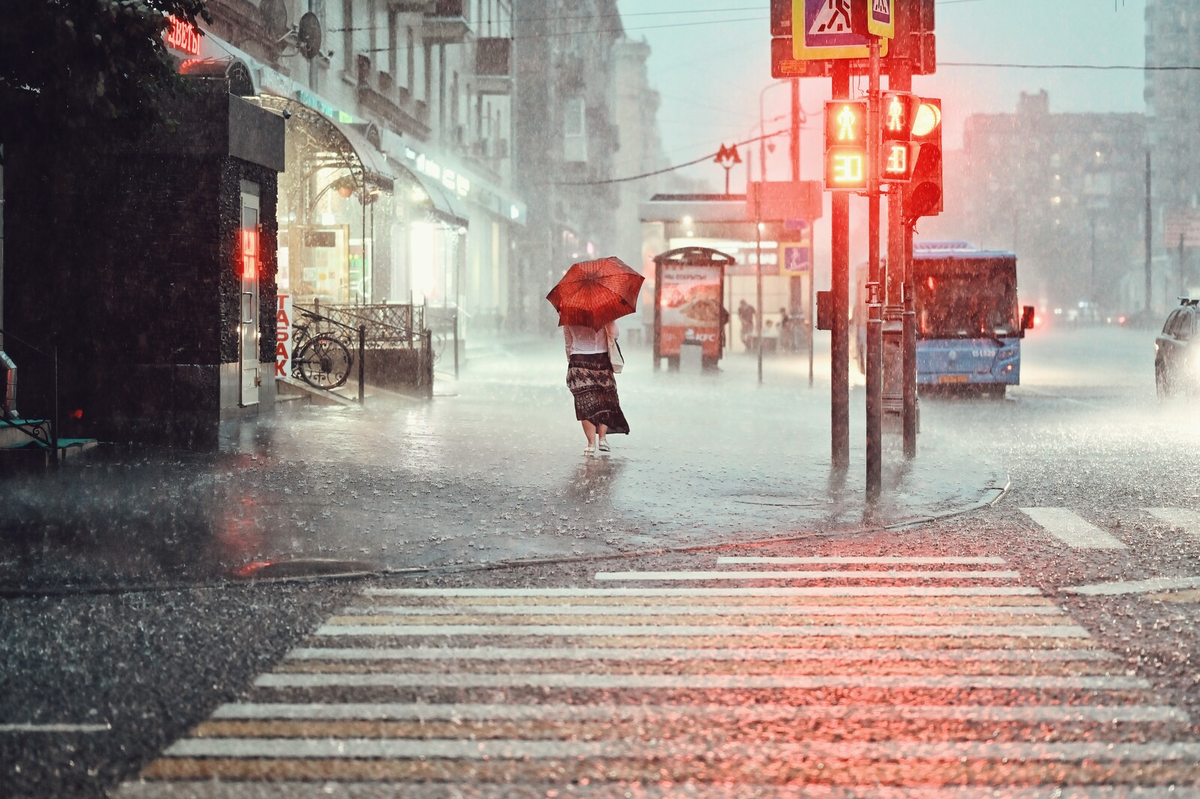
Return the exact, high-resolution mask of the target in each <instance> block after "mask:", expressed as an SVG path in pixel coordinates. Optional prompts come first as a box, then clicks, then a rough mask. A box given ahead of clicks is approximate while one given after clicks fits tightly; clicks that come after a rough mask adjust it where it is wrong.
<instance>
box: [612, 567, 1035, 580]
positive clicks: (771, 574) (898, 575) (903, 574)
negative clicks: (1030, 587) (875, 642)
mask: <svg viewBox="0 0 1200 799" xmlns="http://www.w3.org/2000/svg"><path fill="white" fill-rule="evenodd" d="M595 577H596V579H597V580H613V581H616V580H645V581H666V580H972V579H974V580H1017V579H1020V577H1021V573H1020V572H1015V571H1001V570H999V569H996V570H990V571H984V570H980V571H950V570H946V571H938V570H932V569H927V570H921V571H918V570H911V571H909V570H904V569H892V570H888V571H869V570H865V569H864V570H862V571H836V570H828V571H782V570H781V571H772V570H730V571H646V572H597V573H596V576H595Z"/></svg>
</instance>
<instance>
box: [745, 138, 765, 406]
mask: <svg viewBox="0 0 1200 799" xmlns="http://www.w3.org/2000/svg"><path fill="white" fill-rule="evenodd" d="M761 141H762V140H761V139H760V140H759V142H760V143H761ZM753 155H754V154H753V153H746V191H754V187H753V186H752V185H751V182H750V174H751V173H752V171H753V167H752V166H751V164H752V163H753ZM758 169H759V186H758V191H755V192H754V242H755V252H756V256H755V263H754V284H755V288H756V289H757V291H758V304H757V307H756V311H757V312H756V313H755V314H754V337H755V338H756V339H758V347H757V349H758V384H759V385H760V386H761V385H762V381H763V361H762V339H763V336H762V328H763V306H762V303H763V284H762V228H763V225H762V184H763V183H765V182H766V159H765V158H760V159H759V166H758Z"/></svg>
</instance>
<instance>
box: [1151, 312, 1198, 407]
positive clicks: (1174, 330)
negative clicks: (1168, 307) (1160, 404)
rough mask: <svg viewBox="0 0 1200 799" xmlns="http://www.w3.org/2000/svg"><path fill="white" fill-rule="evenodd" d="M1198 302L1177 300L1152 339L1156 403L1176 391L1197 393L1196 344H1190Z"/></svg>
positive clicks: (1194, 327)
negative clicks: (1175, 306) (1176, 303)
mask: <svg viewBox="0 0 1200 799" xmlns="http://www.w3.org/2000/svg"><path fill="white" fill-rule="evenodd" d="M1198 306H1200V298H1198V299H1188V298H1186V297H1180V298H1179V307H1178V308H1176V309H1174V310H1173V311H1171V313H1170V315H1169V316H1168V317H1167V321H1166V322H1165V323H1163V329H1162V332H1161V333H1159V334H1158V336H1157V337H1156V338H1155V339H1154V385H1155V388H1156V389H1157V391H1158V398H1159V399H1166V398H1168V397H1171V396H1173V395H1175V394H1177V393H1179V392H1180V391H1184V392H1186V393H1187V394H1189V395H1194V394H1196V393H1197V391H1198V389H1200V344H1194V343H1193V342H1194V341H1195V339H1196V335H1197V325H1196V322H1197V318H1198V317H1200V307H1198Z"/></svg>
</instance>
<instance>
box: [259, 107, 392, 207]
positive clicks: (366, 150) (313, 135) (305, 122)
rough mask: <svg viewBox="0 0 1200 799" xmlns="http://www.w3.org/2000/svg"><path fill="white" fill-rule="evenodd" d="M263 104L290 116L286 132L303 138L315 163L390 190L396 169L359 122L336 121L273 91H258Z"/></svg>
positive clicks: (376, 187) (367, 183) (381, 188)
mask: <svg viewBox="0 0 1200 799" xmlns="http://www.w3.org/2000/svg"><path fill="white" fill-rule="evenodd" d="M258 99H259V102H260V104H261V105H262V106H263V108H269V109H271V110H273V111H278V112H280V113H284V112H286V114H285V116H289V117H290V118H289V123H288V133H289V135H292V134H293V132H295V133H296V134H299V135H303V136H304V137H305V138H306V142H305V147H304V148H303V149H304V151H305V152H306V154H307V156H308V158H310V159H312V160H314V161H315V162H316V163H315V164H314V165H315V166H319V167H325V168H330V169H346V170H348V171H349V172H350V173H351V175H353V176H354V178H355V180H356V182H359V183H360V185H363V186H365V187H367V188H373V189H379V190H380V191H383V192H386V193H388V194H391V193H392V192H393V190H394V188H395V183H396V176H395V174H394V172H395V170H393V169H392V167H391V165H390V164H389V163H388V160H387V156H385V155H384V154H383V153H382V152H380V151H379V149H378V148H377V147H376V146H375V145H373V144H372V143H371V142H370V141H369V140H368V139H367V136H366V135H365V133H364V132H362V131H360V130H359V129H358V128H359V127H361V126H356V125H351V124H348V123H344V122H337V121H335V120H333V119H330V118H329V117H327V116H325V115H324V114H322V113H321V112H320V111H317V110H316V109H314V108H310V107H309V106H307V105H305V104H304V103H302V102H300V101H299V100H293V99H292V98H290V97H280V96H278V95H274V94H262V95H259V98H258Z"/></svg>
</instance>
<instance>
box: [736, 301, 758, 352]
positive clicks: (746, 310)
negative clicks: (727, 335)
mask: <svg viewBox="0 0 1200 799" xmlns="http://www.w3.org/2000/svg"><path fill="white" fill-rule="evenodd" d="M754 315H755V312H754V306H753V305H751V304H750V303H748V302H746V301H745V300H742V304H741V305H739V306H738V321H739V322H741V325H742V329H741V336H742V346H743V347H745V348H746V349H750V337H751V336H752V335H754Z"/></svg>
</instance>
